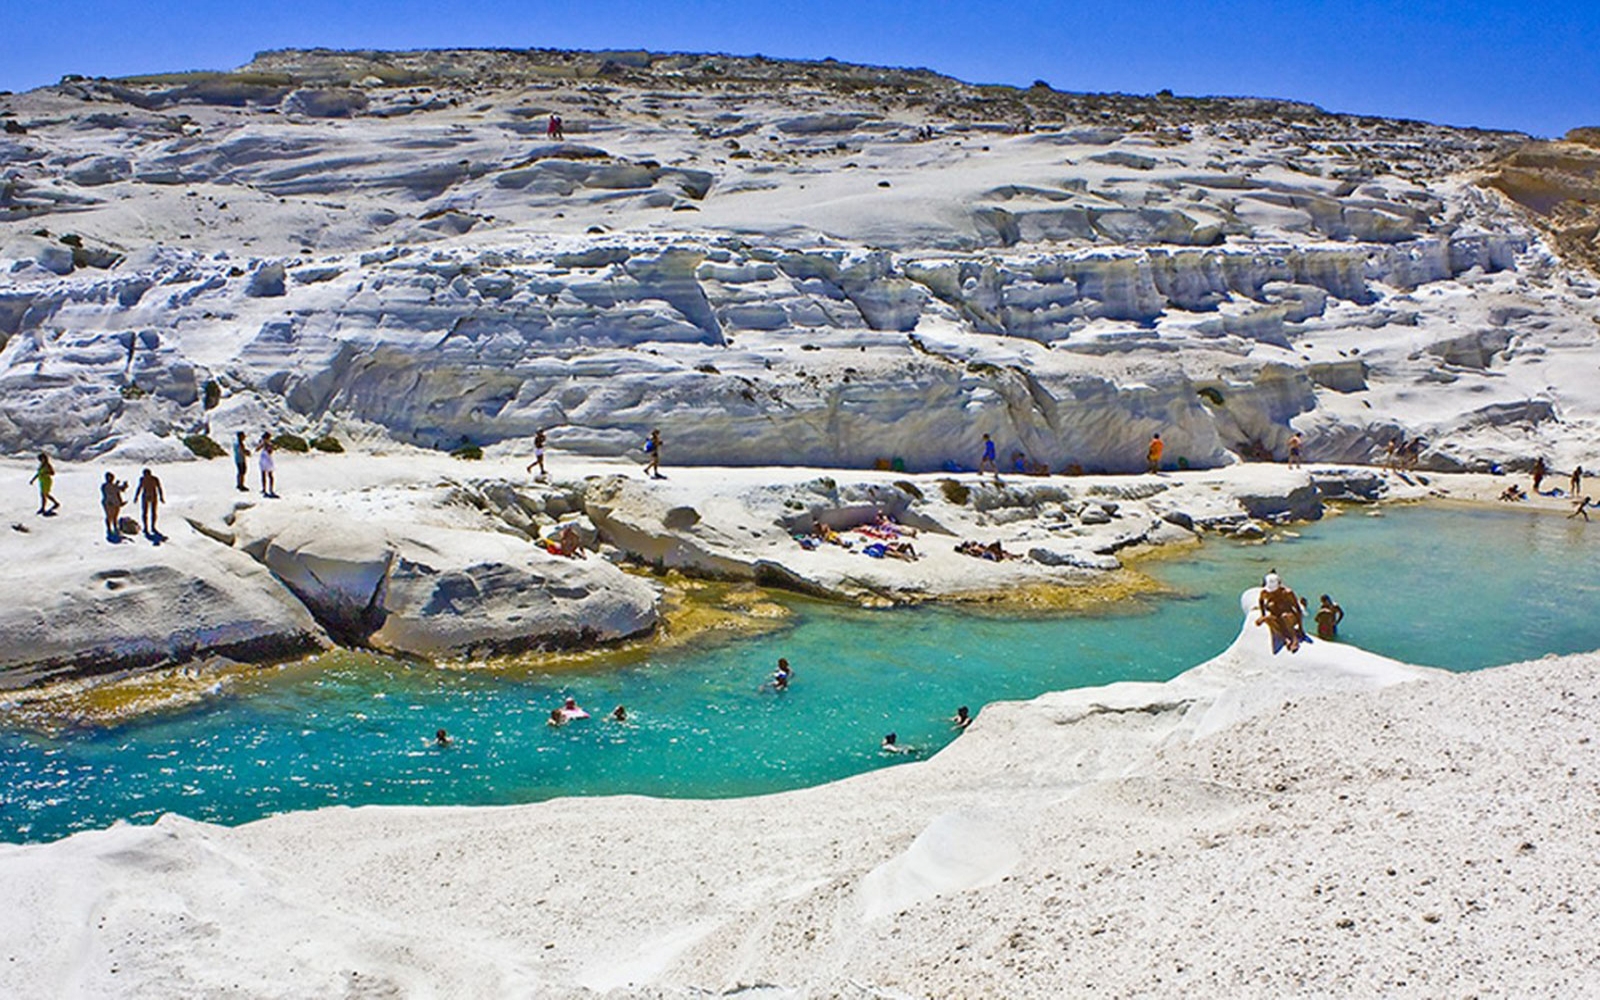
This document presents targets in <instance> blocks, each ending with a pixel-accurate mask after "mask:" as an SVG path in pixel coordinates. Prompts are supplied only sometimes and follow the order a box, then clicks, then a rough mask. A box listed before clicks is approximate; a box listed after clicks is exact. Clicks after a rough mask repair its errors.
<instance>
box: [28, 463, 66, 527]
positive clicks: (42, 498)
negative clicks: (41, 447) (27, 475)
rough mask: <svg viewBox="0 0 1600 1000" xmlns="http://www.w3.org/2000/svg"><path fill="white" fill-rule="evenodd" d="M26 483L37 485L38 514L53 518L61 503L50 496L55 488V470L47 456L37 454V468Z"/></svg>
mask: <svg viewBox="0 0 1600 1000" xmlns="http://www.w3.org/2000/svg"><path fill="white" fill-rule="evenodd" d="M28 482H30V483H38V484H39V513H40V514H41V515H43V516H45V517H55V516H56V510H57V509H58V508H60V506H61V501H60V500H57V499H56V498H55V497H54V496H51V494H50V491H51V489H53V488H54V487H55V482H56V469H55V466H53V465H51V464H50V456H49V455H47V454H46V453H44V452H42V451H41V452H39V468H38V470H37V471H36V472H34V474H33V478H32V479H30V480H28Z"/></svg>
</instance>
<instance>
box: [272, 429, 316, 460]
mask: <svg viewBox="0 0 1600 1000" xmlns="http://www.w3.org/2000/svg"><path fill="white" fill-rule="evenodd" d="M272 446H273V447H274V448H276V449H278V450H279V451H297V452H300V453H301V454H302V455H303V454H305V453H306V452H308V451H310V450H311V446H310V445H308V444H306V439H305V438H303V437H301V436H300V435H298V434H289V433H284V434H279V435H278V436H277V437H275V438H273V439H272Z"/></svg>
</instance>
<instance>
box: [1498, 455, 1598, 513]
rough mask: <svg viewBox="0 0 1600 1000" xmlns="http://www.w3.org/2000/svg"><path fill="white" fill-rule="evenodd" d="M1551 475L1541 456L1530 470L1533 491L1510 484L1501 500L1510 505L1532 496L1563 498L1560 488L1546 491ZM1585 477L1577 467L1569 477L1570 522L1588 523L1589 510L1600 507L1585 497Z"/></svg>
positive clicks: (1504, 490) (1502, 493)
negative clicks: (1577, 518)
mask: <svg viewBox="0 0 1600 1000" xmlns="http://www.w3.org/2000/svg"><path fill="white" fill-rule="evenodd" d="M1497 471H1498V470H1497ZM1550 475H1551V470H1550V466H1549V465H1548V464H1546V463H1545V460H1544V456H1542V455H1540V456H1538V457H1536V458H1535V459H1534V460H1533V464H1532V466H1531V467H1530V468H1529V470H1528V478H1529V479H1530V480H1531V481H1532V489H1529V490H1524V489H1523V488H1522V487H1521V486H1520V485H1519V484H1517V483H1510V484H1508V485H1507V486H1506V488H1505V489H1503V490H1501V491H1500V499H1501V500H1503V501H1506V502H1508V503H1514V502H1518V501H1522V500H1527V499H1528V498H1529V497H1532V496H1543V497H1560V496H1562V495H1563V493H1562V490H1561V487H1559V486H1552V487H1551V488H1550V489H1548V490H1546V489H1544V481H1545V479H1546V478H1548V477H1549V476H1550ZM1585 475H1587V473H1585V472H1584V470H1583V466H1581V465H1575V466H1573V468H1572V472H1571V474H1570V475H1569V476H1568V477H1567V489H1566V492H1565V496H1566V497H1567V498H1568V499H1569V500H1571V501H1572V513H1570V514H1568V515H1567V518H1568V519H1569V520H1571V519H1572V518H1576V517H1581V518H1583V519H1584V520H1585V521H1587V520H1589V508H1591V507H1596V506H1600V504H1596V503H1595V502H1594V499H1593V498H1591V497H1588V496H1585V495H1584V492H1583V480H1584V476H1585Z"/></svg>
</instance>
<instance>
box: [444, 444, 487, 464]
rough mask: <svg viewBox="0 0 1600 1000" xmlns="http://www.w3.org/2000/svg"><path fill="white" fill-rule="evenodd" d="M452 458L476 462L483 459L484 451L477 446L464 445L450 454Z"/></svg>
mask: <svg viewBox="0 0 1600 1000" xmlns="http://www.w3.org/2000/svg"><path fill="white" fill-rule="evenodd" d="M450 457H451V458H459V459H462V460H463V461H467V462H476V461H477V460H478V459H480V458H482V457H483V449H482V448H479V447H478V446H477V445H475V444H464V445H462V446H461V447H459V448H457V449H456V450H455V451H452V452H451V453H450Z"/></svg>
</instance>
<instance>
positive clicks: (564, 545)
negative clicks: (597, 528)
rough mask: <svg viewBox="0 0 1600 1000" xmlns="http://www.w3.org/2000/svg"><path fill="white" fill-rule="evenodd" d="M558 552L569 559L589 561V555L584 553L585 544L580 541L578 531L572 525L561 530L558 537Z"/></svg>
mask: <svg viewBox="0 0 1600 1000" xmlns="http://www.w3.org/2000/svg"><path fill="white" fill-rule="evenodd" d="M556 552H557V553H558V554H560V555H564V556H566V557H567V558H568V559H587V558H589V555H588V553H586V552H584V551H583V543H582V542H580V541H579V540H578V529H577V528H574V527H573V526H572V525H571V524H568V525H567V526H566V527H564V528H562V529H561V533H560V534H558V535H556Z"/></svg>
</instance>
